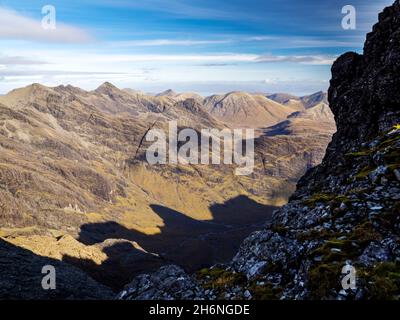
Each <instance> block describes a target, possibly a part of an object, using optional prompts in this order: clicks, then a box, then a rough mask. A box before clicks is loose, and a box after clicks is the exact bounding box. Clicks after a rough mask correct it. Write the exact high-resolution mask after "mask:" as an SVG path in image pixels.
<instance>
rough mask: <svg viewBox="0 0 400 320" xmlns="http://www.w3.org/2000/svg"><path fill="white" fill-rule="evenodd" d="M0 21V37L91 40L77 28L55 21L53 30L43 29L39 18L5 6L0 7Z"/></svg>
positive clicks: (50, 40)
mask: <svg viewBox="0 0 400 320" xmlns="http://www.w3.org/2000/svg"><path fill="white" fill-rule="evenodd" d="M0 21H1V23H0V39H12V40H29V41H40V42H60V43H82V42H87V41H90V40H91V37H90V35H89V34H88V33H87V32H86V31H84V30H81V29H79V28H76V27H73V26H69V25H66V24H62V23H58V22H57V28H56V29H55V30H45V29H43V28H42V24H41V20H40V19H38V20H35V19H32V18H30V17H26V16H23V15H21V14H19V13H18V12H16V11H13V10H9V9H5V8H0Z"/></svg>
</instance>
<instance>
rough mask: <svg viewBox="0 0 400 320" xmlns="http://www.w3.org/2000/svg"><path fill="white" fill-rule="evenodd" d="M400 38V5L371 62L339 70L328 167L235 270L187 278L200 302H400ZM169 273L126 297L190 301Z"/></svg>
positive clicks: (354, 58)
mask: <svg viewBox="0 0 400 320" xmlns="http://www.w3.org/2000/svg"><path fill="white" fill-rule="evenodd" d="M399 35H400V1H399V0H397V1H396V2H395V3H394V4H393V5H392V6H391V7H389V8H386V9H385V10H384V11H383V13H381V14H380V15H379V22H378V24H377V25H375V26H374V28H373V32H372V33H370V34H368V36H367V40H366V43H365V48H364V54H363V55H359V54H356V53H346V54H344V55H343V56H341V57H340V58H339V59H338V60H337V61H336V62H335V63H334V65H333V67H332V80H331V86H330V89H329V103H330V107H331V108H332V111H333V113H334V115H335V119H336V123H337V127H338V132H337V133H336V134H335V136H334V138H333V141H332V143H331V144H330V145H329V147H328V150H327V154H326V156H325V159H324V161H323V163H322V164H321V165H320V166H318V167H316V168H315V169H312V170H310V171H309V172H308V173H307V174H306V175H305V176H304V177H303V178H302V179H301V181H300V182H299V184H298V189H297V191H296V193H295V194H294V196H293V197H292V199H291V201H290V202H289V204H288V205H286V206H284V207H283V208H281V209H280V210H278V211H276V212H275V213H274V217H273V220H272V222H271V223H270V224H269V226H268V227H267V228H266V229H265V230H261V231H258V232H256V233H254V234H252V235H251V236H250V237H248V238H247V239H246V240H245V241H244V242H243V244H242V246H241V248H240V249H239V252H238V253H237V255H236V256H235V258H234V259H233V260H232V262H231V263H230V264H228V265H225V266H215V267H213V268H210V269H204V270H201V271H199V272H198V273H196V274H195V275H192V276H189V275H187V274H183V275H182V274H181V275H180V277H181V279H182V281H187V282H188V284H190V285H191V286H193V282H194V281H195V283H196V286H195V287H196V289H195V290H193V289H192V291H193V292H196V293H197V294H196V298H198V299H216V298H217V299H252V298H253V299H339V300H343V299H393V298H394V299H398V298H399V297H400V281H399V279H400V215H399V214H400V124H399V123H400V90H399V89H400V78H399V76H398V75H399V71H400V70H399V69H400V59H399V57H400V36H399ZM350 267H351V268H355V270H356V286H355V288H350V289H348V288H347V287H343V286H342V284H341V281H342V280H343V278H344V274H342V272H343V270H347V269H349V268H350ZM169 268H171V270H170V271H171V272H172V271H173V269H174V268H176V267H174V266H171V267H169ZM353 270H354V269H353ZM166 272H167V273H168V272H169V271H168V270H165V269H164V270H162V272H161V273H154V274H152V275H144V276H141V278H140V279H147V281H146V283H145V286H143V282H141V281H140V279H139V280H138V279H136V280H134V281H133V282H132V283H131V284H130V285H128V286H127V288H126V290H125V291H126V292H131V294H129V295H120V298H121V299H140V298H142V297H146V298H150V299H151V298H160V297H169V298H170V297H172V298H175V299H184V298H185V291H184V290H183V291H182V290H180V289H179V288H182V287H185V286H184V285H183V284H180V286H179V288H178V289H176V288H177V287H176V286H162V287H160V286H157V283H158V282H159V281H160V279H161V276H162V275H163V274H165V273H166ZM203 289H206V290H203ZM135 292H137V293H135Z"/></svg>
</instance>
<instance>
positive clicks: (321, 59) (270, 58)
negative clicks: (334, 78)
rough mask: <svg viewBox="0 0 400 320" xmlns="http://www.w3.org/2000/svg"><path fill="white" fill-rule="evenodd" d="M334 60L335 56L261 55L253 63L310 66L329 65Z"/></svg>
mask: <svg viewBox="0 0 400 320" xmlns="http://www.w3.org/2000/svg"><path fill="white" fill-rule="evenodd" d="M335 58H336V57H335V56H325V55H301V56H299V55H287V56H284V55H261V56H258V57H257V58H256V59H255V61H256V62H259V63H282V62H292V63H300V64H312V65H330V64H332V63H333V61H334V60H335Z"/></svg>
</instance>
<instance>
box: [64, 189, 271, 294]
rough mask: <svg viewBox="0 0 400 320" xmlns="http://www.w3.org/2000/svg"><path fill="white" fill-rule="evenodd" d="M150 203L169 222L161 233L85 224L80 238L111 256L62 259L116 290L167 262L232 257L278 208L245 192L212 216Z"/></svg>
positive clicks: (193, 266)
mask: <svg viewBox="0 0 400 320" xmlns="http://www.w3.org/2000/svg"><path fill="white" fill-rule="evenodd" d="M151 208H152V209H153V211H154V212H155V213H156V214H157V215H159V216H160V218H161V219H162V220H163V222H164V225H163V226H161V227H160V233H158V234H154V235H147V234H144V233H141V232H139V231H136V230H132V229H127V228H126V227H124V226H122V225H120V224H118V223H116V222H111V221H110V222H104V223H92V224H86V225H83V226H82V227H81V231H80V235H79V239H78V240H79V241H80V242H82V243H84V244H86V245H94V244H97V245H99V246H101V248H102V249H103V252H104V253H106V255H107V257H108V259H107V260H106V261H105V262H104V263H103V264H102V265H100V266H98V265H95V264H94V263H93V262H92V261H85V260H82V259H77V258H73V257H69V256H65V257H64V258H63V260H64V261H66V262H69V263H72V264H74V265H77V266H79V267H81V268H83V269H85V270H86V271H88V272H89V274H90V275H91V276H92V277H93V278H95V279H97V280H98V281H99V282H101V283H103V284H106V285H108V286H109V287H111V288H113V289H114V290H120V289H121V288H122V287H123V286H124V285H125V284H127V283H128V282H129V281H130V280H131V279H132V278H133V277H134V276H135V275H137V274H140V273H143V272H149V271H152V270H156V269H158V268H159V267H160V266H162V265H165V264H177V265H179V266H182V267H183V268H184V269H186V270H187V271H189V272H193V271H195V270H197V269H199V268H202V267H206V266H210V265H212V264H215V263H222V262H227V261H229V260H230V259H231V258H232V257H233V255H234V254H235V253H236V251H237V250H238V248H239V245H240V243H241V242H242V241H243V239H244V238H245V237H247V236H248V235H249V234H250V233H251V232H253V231H255V230H258V229H260V228H262V225H263V224H265V223H266V222H267V221H268V220H269V219H270V218H271V215H272V212H273V211H274V210H275V209H277V208H276V207H273V206H265V205H262V204H259V203H257V202H255V201H254V200H252V199H250V198H248V197H246V196H239V197H236V198H233V199H230V200H229V201H227V202H225V203H224V204H215V205H213V206H211V207H210V211H211V212H212V216H213V218H212V220H207V221H199V220H195V219H192V218H190V217H188V216H186V215H185V214H183V213H181V212H178V211H175V210H173V209H171V208H167V207H164V206H161V205H156V204H153V205H151ZM111 239H114V240H111ZM115 239H119V240H115ZM129 241H130V242H129ZM132 242H134V243H137V244H138V245H139V246H140V247H139V246H137V245H135V244H134V243H132ZM141 248H143V250H142V249H141Z"/></svg>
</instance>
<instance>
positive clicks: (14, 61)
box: [0, 55, 46, 67]
mask: <svg viewBox="0 0 400 320" xmlns="http://www.w3.org/2000/svg"><path fill="white" fill-rule="evenodd" d="M39 64H46V62H44V61H40V60H33V59H28V58H25V57H20V56H3V55H0V65H4V66H5V67H6V66H8V65H39Z"/></svg>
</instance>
